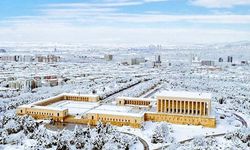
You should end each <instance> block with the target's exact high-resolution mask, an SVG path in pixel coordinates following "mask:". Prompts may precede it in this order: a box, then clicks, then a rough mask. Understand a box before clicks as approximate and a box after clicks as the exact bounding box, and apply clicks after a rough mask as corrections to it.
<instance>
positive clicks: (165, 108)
mask: <svg viewBox="0 0 250 150" xmlns="http://www.w3.org/2000/svg"><path fill="white" fill-rule="evenodd" d="M164 101H165V107H164V112H165V113H166V112H167V100H166V99H164Z"/></svg>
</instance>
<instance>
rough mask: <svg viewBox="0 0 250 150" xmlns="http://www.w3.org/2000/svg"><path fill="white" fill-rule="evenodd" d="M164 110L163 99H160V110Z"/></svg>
mask: <svg viewBox="0 0 250 150" xmlns="http://www.w3.org/2000/svg"><path fill="white" fill-rule="evenodd" d="M163 111H164V106H163V99H161V112H163Z"/></svg>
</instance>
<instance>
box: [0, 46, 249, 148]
mask: <svg viewBox="0 0 250 150" xmlns="http://www.w3.org/2000/svg"><path fill="white" fill-rule="evenodd" d="M211 47H212V48H211ZM43 48H44V47H39V45H37V46H34V45H32V47H30V49H29V47H28V46H25V48H24V47H18V46H11V47H10V49H11V50H12V51H9V52H7V53H4V54H1V55H30V51H32V49H39V50H40V49H43ZM47 48H48V50H47ZM58 48H59V49H61V51H60V50H59V51H58V52H53V51H49V49H52V50H53V49H54V48H51V47H50V48H49V46H48V47H46V50H44V51H42V50H41V51H32V52H31V54H32V55H34V56H35V55H38V54H42V55H48V54H54V55H58V56H60V57H62V58H63V61H62V62H57V63H38V62H32V63H29V62H0V118H4V116H5V115H7V114H13V113H15V109H16V107H18V106H20V105H23V104H29V103H32V102H35V101H38V100H41V99H45V98H48V97H52V96H55V95H58V94H61V93H65V92H66V93H77V94H92V93H95V94H98V95H100V97H101V99H102V100H103V101H102V102H101V105H100V106H98V105H99V104H97V103H84V102H72V101H71V102H68V101H63V102H58V103H55V104H52V105H51V107H59V108H68V109H69V113H70V114H83V113H85V112H86V111H91V110H92V109H93V108H95V109H94V110H96V111H97V110H98V111H104V112H111V113H112V111H113V112H114V111H119V112H120V113H122V114H126V113H132V114H133V113H135V114H136V113H139V111H136V110H134V109H131V108H130V107H118V106H114V105H115V98H116V97H118V96H134V97H144V96H147V95H148V96H149V97H151V98H154V97H155V95H157V94H158V93H160V92H161V91H164V90H167V91H191V92H208V93H212V109H213V114H214V115H215V116H216V119H217V127H216V128H215V129H212V128H203V127H201V126H191V125H190V126H188V125H175V124H168V126H169V128H170V129H169V131H171V132H169V135H170V137H171V138H173V139H174V141H172V142H178V141H183V140H187V139H190V138H193V137H195V136H200V135H204V136H206V135H214V134H219V133H231V132H233V131H235V130H237V129H242V128H244V127H243V126H242V122H241V121H242V119H243V120H244V121H245V122H246V123H247V125H248V128H249V125H250V99H249V98H250V92H249V91H250V84H249V83H250V65H248V64H245V65H242V64H240V62H241V61H243V60H244V61H245V60H246V61H250V53H249V49H247V48H246V47H245V48H242V47H234V48H233V49H231V48H227V47H223V46H222V47H220V48H218V47H216V46H211V45H210V46H209V47H205V46H203V47H202V48H201V47H188V49H186V48H183V49H182V48H176V49H174V48H167V47H166V48H163V49H161V50H150V49H147V48H119V50H118V49H113V48H86V47H84V46H82V47H81V46H80V45H78V46H74V45H71V46H66V45H63V46H61V47H60V46H59V47H58ZM103 49H105V52H104V51H103ZM15 50H18V52H16V51H15ZM107 53H108V54H113V56H114V57H113V58H114V59H113V60H112V61H106V60H105V59H103V56H104V54H107ZM159 54H160V55H161V59H162V60H161V61H162V66H161V67H159V68H153V67H152V62H153V61H154V59H155V56H156V55H159ZM192 54H195V55H198V56H200V57H201V59H203V60H213V61H215V65H216V66H217V67H221V71H208V70H199V69H198V68H195V67H194V66H192V65H191V64H190V60H191V56H192ZM139 56H140V57H145V59H146V60H147V61H146V62H145V63H142V64H140V65H123V64H122V63H121V62H122V61H123V60H126V59H128V58H132V57H139ZM227 56H233V63H228V62H225V61H224V62H223V63H219V62H218V59H219V57H222V58H224V60H226V59H227ZM50 75H53V76H56V77H57V78H58V79H60V81H61V82H60V84H58V85H56V86H50V85H49V84H46V83H45V82H44V80H43V79H42V84H41V85H39V86H38V87H37V88H35V89H33V90H32V91H31V90H30V89H29V88H28V87H27V86H26V85H25V84H26V83H30V80H33V79H37V78H44V77H45V76H50ZM14 82H15V84H14ZM10 83H12V85H11V84H10ZM19 83H20V84H21V86H20V88H21V90H16V89H10V88H9V86H10V85H11V86H14V85H15V86H18V85H19ZM237 115H238V116H237ZM239 116H240V117H242V118H239ZM159 126H160V123H151V122H147V123H146V124H145V128H144V129H132V128H130V127H122V128H118V129H119V130H121V131H126V132H129V133H132V134H136V135H137V136H139V137H141V138H142V139H145V141H146V142H147V143H148V144H149V146H150V149H154V148H158V147H160V146H162V145H164V144H161V143H158V144H152V143H151V140H152V135H153V134H154V133H155V132H156V131H155V128H156V127H159ZM244 126H245V125H244ZM160 127H161V126H160ZM0 128H1V126H0ZM157 134H158V133H157ZM13 136H14V134H13ZM9 137H12V136H9ZM171 138H170V139H171ZM216 138H218V140H219V141H220V140H221V141H222V143H224V144H225V142H228V143H230V141H228V140H225V139H224V138H223V136H222V137H216ZM204 141H205V140H204ZM27 142H28V143H32V141H30V142H29V140H27ZM192 142H193V141H192ZM192 142H187V143H186V144H192ZM28 143H27V144H24V145H28ZM170 143H171V142H169V141H168V142H167V144H168V145H170ZM137 145H138V146H139V147H140V146H142V145H140V144H137ZM10 147H12V148H14V149H18V148H17V147H15V145H11V146H10V145H9V144H7V145H0V149H1V148H5V149H8V148H10ZM132 147H134V146H132ZM134 149H141V147H140V148H138V147H137V146H136V145H135V148H134Z"/></svg>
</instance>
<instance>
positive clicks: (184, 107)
mask: <svg viewBox="0 0 250 150" xmlns="http://www.w3.org/2000/svg"><path fill="white" fill-rule="evenodd" d="M183 102H184V103H183V104H184V105H183V109H184V113H183V114H186V101H183Z"/></svg>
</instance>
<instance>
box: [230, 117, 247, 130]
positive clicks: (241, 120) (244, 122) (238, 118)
mask: <svg viewBox="0 0 250 150" xmlns="http://www.w3.org/2000/svg"><path fill="white" fill-rule="evenodd" d="M233 115H234V116H235V117H236V119H237V120H239V121H240V122H241V123H242V125H243V126H245V127H246V128H247V122H246V120H244V119H243V118H242V117H241V116H240V115H237V114H235V113H233Z"/></svg>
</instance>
